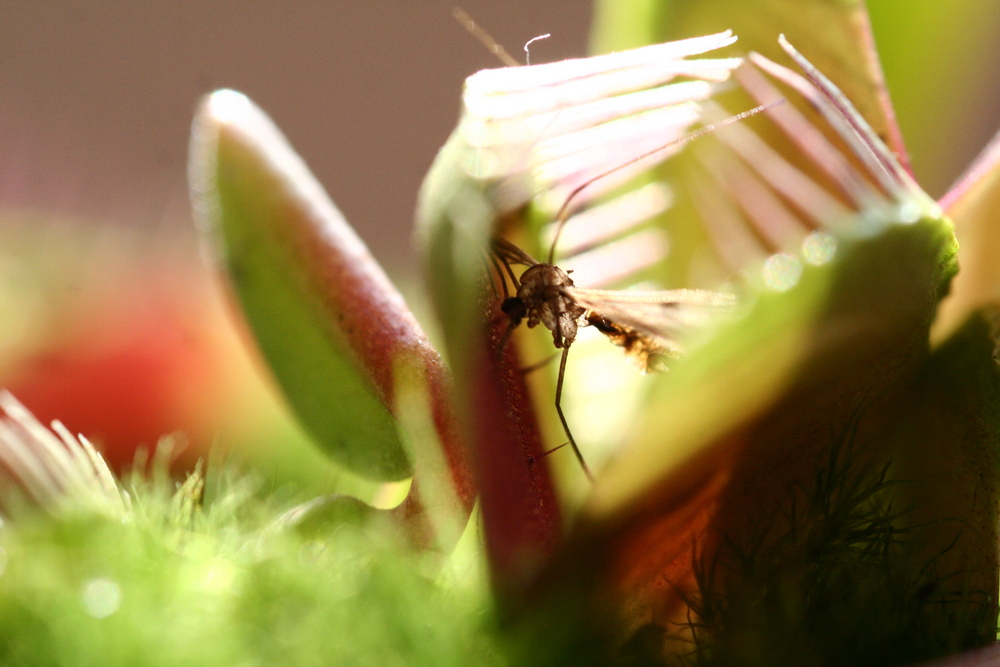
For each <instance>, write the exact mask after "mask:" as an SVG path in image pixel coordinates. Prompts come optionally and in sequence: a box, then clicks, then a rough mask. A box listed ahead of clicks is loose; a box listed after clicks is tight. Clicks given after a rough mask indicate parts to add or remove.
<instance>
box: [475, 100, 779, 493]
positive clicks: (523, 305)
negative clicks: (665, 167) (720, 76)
mask: <svg viewBox="0 0 1000 667" xmlns="http://www.w3.org/2000/svg"><path fill="white" fill-rule="evenodd" d="M777 103H779V102H776V103H772V104H768V105H762V106H758V107H755V108H753V109H750V110H748V111H744V112H742V113H739V114H736V115H734V116H730V117H729V118H726V119H724V120H721V121H719V122H717V123H712V124H709V125H704V126H702V127H700V128H698V129H697V130H694V131H692V132H689V133H688V134H686V135H684V136H683V137H679V138H677V139H674V140H673V141H671V142H668V143H666V144H664V145H662V146H659V147H657V148H655V149H653V150H652V151H649V152H646V153H644V154H642V155H639V156H637V157H635V158H632V159H631V160H629V161H627V162H624V163H622V164H619V165H617V166H615V167H613V168H611V169H609V170H608V171H605V172H603V173H601V174H599V175H597V176H594V177H593V178H590V179H588V180H587V181H585V182H584V183H583V184H581V185H579V186H578V187H577V188H576V189H574V190H573V191H572V192H571V193H570V194H569V196H568V197H567V198H566V200H565V201H564V203H563V205H562V206H561V207H560V209H559V212H558V213H557V215H556V231H555V234H554V236H553V240H552V245H551V246H550V248H549V254H548V259H547V261H545V262H540V261H538V260H536V259H534V258H533V257H532V256H531V255H529V254H528V253H526V252H525V251H523V250H521V249H520V248H518V247H517V246H516V245H514V244H513V243H511V242H509V241H507V240H505V239H503V238H500V237H494V238H493V239H492V241H491V243H490V252H491V255H492V257H493V259H494V266H495V267H496V269H497V272H498V273H499V274H500V282H501V285H502V286H503V291H504V299H503V301H502V302H501V304H500V310H501V312H502V313H503V314H504V315H505V316H506V317H507V320H508V326H507V331H506V332H505V333H504V335H503V337H502V338H501V341H500V345H499V347H500V349H501V350H502V349H503V348H504V347H505V346H506V344H507V341H508V340H509V339H510V336H511V335H512V334H513V332H514V330H515V329H517V327H518V326H520V325H521V323H522V322H524V323H525V324H526V325H527V326H528V328H529V329H530V328H533V327H535V326H537V325H539V324H542V325H543V326H544V327H545V328H546V329H548V330H549V331H551V332H552V343H553V345H554V346H555V347H556V349H561V350H562V354H561V356H560V359H559V373H558V375H557V379H556V393H555V407H556V413H557V414H558V415H559V421H560V422H561V423H562V426H563V430H564V431H565V432H566V437H567V439H568V444H569V445H570V447H571V448H572V450H573V454H574V455H575V456H576V459H577V461H579V463H580V466H581V467H582V468H583V471H584V473H585V474H586V475H587V477H588V478H589V479H590V480H591V481H593V479H594V477H593V474H592V473H591V471H590V467H589V466H588V465H587V462H586V460H585V459H584V457H583V454H582V452H581V451H580V448H579V446H578V445H577V443H576V439H575V438H574V437H573V433H572V431H571V430H570V427H569V423H568V422H567V420H566V415H565V414H564V413H563V409H562V390H563V381H564V379H565V374H566V360H567V357H568V355H569V348H570V346H571V345H572V344H573V342H574V341H575V340H576V335H577V331H578V330H579V329H580V328H581V327H586V326H592V327H594V328H595V329H597V330H598V331H600V332H601V333H602V334H604V335H605V336H607V338H608V339H609V340H610V341H611V342H612V343H614V344H615V345H618V346H619V347H621V348H622V349H623V350H624V351H625V353H626V355H628V356H629V357H631V358H632V359H633V360H634V361H635V362H636V363H637V365H638V366H639V367H640V369H641V370H642V371H643V372H650V371H652V372H658V371H662V370H665V369H666V360H667V359H672V358H677V357H679V356H680V355H681V353H682V352H683V347H682V345H681V344H680V343H679V342H678V336H679V334H680V333H682V331H684V330H690V329H693V328H697V327H700V326H704V325H706V324H708V323H709V322H710V321H711V320H712V319H713V318H714V317H716V316H717V315H718V314H720V313H721V312H724V311H726V310H731V309H732V308H733V307H734V306H735V305H736V296H735V295H733V294H728V293H724V292H714V291H710V290H697V289H676V290H656V291H640V290H602V289H587V288H581V287H577V286H576V285H575V284H574V283H573V279H572V278H570V277H569V273H568V272H567V271H564V270H563V269H561V268H559V267H558V266H556V265H555V264H554V257H555V248H556V244H557V243H558V241H559V235H560V233H561V232H562V229H563V227H564V226H565V223H566V220H567V219H568V211H569V207H570V204H571V203H572V201H573V199H574V198H576V197H577V196H578V195H579V194H580V193H581V192H582V191H583V190H584V189H585V188H587V187H588V186H590V185H592V184H593V183H596V182H597V181H599V180H600V179H602V178H604V177H606V176H609V175H611V174H613V173H614V172H616V171H618V170H620V169H624V168H625V167H628V166H630V165H632V164H634V163H636V162H639V161H640V160H644V159H646V158H648V157H650V156H652V155H655V154H656V153H658V152H660V151H664V150H667V149H669V148H672V147H675V146H677V145H679V144H685V143H688V142H690V141H693V140H694V139H697V138H698V137H701V136H703V135H706V134H710V133H712V132H714V131H716V130H718V129H719V128H721V127H723V126H725V125H729V124H731V123H736V122H739V121H741V120H743V119H745V118H748V117H750V116H753V115H756V114H758V113H761V112H762V111H764V110H766V109H768V108H770V107H771V106H773V104H777ZM518 265H520V266H525V267H527V268H525V269H524V270H523V271H522V272H521V274H520V276H518V275H516V274H515V272H514V270H513V268H512V267H513V266H518ZM501 267H502V269H503V270H502V271H501ZM504 275H506V277H507V278H509V280H510V282H511V284H512V285H513V286H514V294H513V295H510V293H509V292H508V291H507V282H506V279H505V278H504ZM562 446H563V445H560V447H562ZM556 449H558V447H557V448H556ZM552 451H555V449H553V450H549V452H552ZM549 452H546V453H549Z"/></svg>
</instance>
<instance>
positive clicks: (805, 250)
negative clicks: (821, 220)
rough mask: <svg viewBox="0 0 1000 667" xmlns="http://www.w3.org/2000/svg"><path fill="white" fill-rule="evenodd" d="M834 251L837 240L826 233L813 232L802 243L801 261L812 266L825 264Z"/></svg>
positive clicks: (831, 257)
mask: <svg viewBox="0 0 1000 667" xmlns="http://www.w3.org/2000/svg"><path fill="white" fill-rule="evenodd" d="M836 251H837V239H836V238H834V236H833V235H832V234H830V233H828V232H824V231H815V232H813V233H812V234H810V235H809V236H807V237H806V238H805V240H804V241H802V259H804V260H805V261H806V263H807V264H812V265H813V266H820V265H821V264H826V263H827V262H829V261H830V260H831V259H833V255H834V253H835V252H836Z"/></svg>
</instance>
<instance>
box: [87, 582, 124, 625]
mask: <svg viewBox="0 0 1000 667" xmlns="http://www.w3.org/2000/svg"><path fill="white" fill-rule="evenodd" d="M81 599H82V602H83V610H84V611H85V612H87V615H88V616H93V617H94V618H107V617H108V616H110V615H111V614H113V613H115V612H116V611H118V607H119V605H120V604H121V601H122V590H121V588H119V587H118V584H116V583H115V582H113V581H111V580H110V579H104V578H98V579H91V580H89V581H88V582H87V583H85V584H84V585H83V593H82V595H81Z"/></svg>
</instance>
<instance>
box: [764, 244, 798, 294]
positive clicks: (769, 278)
mask: <svg viewBox="0 0 1000 667" xmlns="http://www.w3.org/2000/svg"><path fill="white" fill-rule="evenodd" d="M763 275H764V284H765V285H767V286H768V287H770V288H771V289H773V290H775V291H777V292H786V291H788V290H790V289H791V288H793V287H795V285H796V283H798V282H799V278H800V277H801V276H802V262H800V261H799V260H798V259H796V258H795V257H793V256H792V255H789V254H788V253H784V252H779V253H778V254H776V255H771V256H770V257H768V258H767V261H766V262H764V271H763Z"/></svg>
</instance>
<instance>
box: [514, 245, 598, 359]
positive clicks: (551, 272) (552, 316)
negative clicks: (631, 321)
mask: <svg viewBox="0 0 1000 667" xmlns="http://www.w3.org/2000/svg"><path fill="white" fill-rule="evenodd" d="M520 283H521V284H520V285H519V286H518V288H517V298H518V299H520V300H521V302H522V303H523V305H524V312H525V314H526V316H527V318H528V326H529V327H533V326H535V325H537V324H538V323H539V322H541V323H542V324H543V325H544V326H545V328H546V329H548V330H549V331H551V332H552V343H553V344H554V345H555V346H556V347H558V348H562V347H567V346H568V345H570V344H571V343H572V342H573V341H574V340H576V330H577V327H578V326H579V324H580V320H581V318H583V316H584V315H585V314H586V312H587V309H586V308H584V307H582V306H580V305H578V304H577V303H576V302H575V301H573V299H572V298H570V297H569V296H567V295H566V293H565V292H564V288H566V287H572V286H573V280H572V279H571V278H570V277H569V275H567V274H566V272H565V271H563V270H562V269H560V268H559V267H557V266H553V265H551V264H536V265H534V266H531V267H529V268H528V269H526V270H525V271H524V273H522V274H521V280H520Z"/></svg>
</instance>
